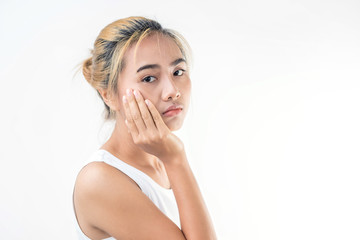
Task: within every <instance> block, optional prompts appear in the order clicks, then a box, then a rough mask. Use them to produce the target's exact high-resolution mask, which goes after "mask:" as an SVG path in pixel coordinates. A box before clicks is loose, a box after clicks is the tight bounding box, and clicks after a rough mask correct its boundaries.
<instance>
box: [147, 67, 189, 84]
mask: <svg viewBox="0 0 360 240" xmlns="http://www.w3.org/2000/svg"><path fill="white" fill-rule="evenodd" d="M177 71H182V74H181V75H176V76H177V77H180V76H182V75H184V73H185V72H186V70H184V69H178V70H176V71H175V72H177ZM151 77H154V76H146V77H144V78H143V79H142V80H141V81H142V82H146V81H145V79H148V78H151ZM146 83H152V82H146Z"/></svg>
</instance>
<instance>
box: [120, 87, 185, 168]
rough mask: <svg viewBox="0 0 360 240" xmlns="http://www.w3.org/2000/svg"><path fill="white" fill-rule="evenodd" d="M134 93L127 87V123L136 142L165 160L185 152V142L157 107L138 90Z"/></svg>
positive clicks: (125, 105)
mask: <svg viewBox="0 0 360 240" xmlns="http://www.w3.org/2000/svg"><path fill="white" fill-rule="evenodd" d="M134 93H135V96H134V94H133V91H132V90H131V89H127V96H125V95H124V96H123V105H124V109H125V116H126V120H125V123H126V126H127V127H128V129H129V131H130V134H131V136H132V138H133V141H134V143H135V144H136V145H137V146H139V147H140V148H142V149H143V150H144V151H145V152H147V153H150V154H152V155H154V156H156V157H158V158H159V159H161V160H163V161H164V160H165V161H171V159H172V158H173V157H175V156H176V155H177V154H181V153H183V152H184V144H183V142H182V141H181V140H180V139H179V138H178V137H177V136H176V135H175V134H173V133H172V132H171V131H170V129H169V128H168V127H167V126H166V124H165V123H164V121H163V119H162V117H161V115H160V113H159V112H158V110H157V109H156V107H155V106H154V105H153V104H152V103H151V102H150V100H148V99H146V102H147V103H145V101H144V99H143V97H142V95H141V93H140V92H139V91H138V90H135V91H134ZM136 95H137V96H136ZM164 163H165V162H164Z"/></svg>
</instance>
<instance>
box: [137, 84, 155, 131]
mask: <svg viewBox="0 0 360 240" xmlns="http://www.w3.org/2000/svg"><path fill="white" fill-rule="evenodd" d="M134 95H135V99H136V101H137V103H138V106H139V109H140V112H141V116H142V118H143V120H144V123H145V126H146V128H147V129H149V130H151V129H153V130H155V129H156V126H155V123H154V120H153V117H152V116H151V113H150V110H149V109H148V107H147V105H146V104H145V102H144V98H143V96H142V95H141V93H140V91H138V90H134Z"/></svg>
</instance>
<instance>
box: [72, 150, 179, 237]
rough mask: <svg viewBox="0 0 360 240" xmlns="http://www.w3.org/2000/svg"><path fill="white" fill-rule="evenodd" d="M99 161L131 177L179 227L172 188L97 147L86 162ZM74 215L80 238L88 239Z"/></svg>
mask: <svg viewBox="0 0 360 240" xmlns="http://www.w3.org/2000/svg"><path fill="white" fill-rule="evenodd" d="M93 161H100V162H105V163H107V164H109V165H111V166H113V167H115V168H117V169H119V170H120V171H122V172H123V173H125V174H126V175H128V176H129V177H130V178H131V179H133V180H134V181H135V182H136V183H137V184H138V185H139V187H140V188H141V191H142V192H143V193H144V194H145V195H146V196H148V197H149V198H150V200H151V201H152V202H153V203H154V204H155V205H156V206H157V207H158V208H159V209H160V210H161V211H162V212H163V213H164V214H165V215H166V216H168V217H169V218H170V219H171V220H172V221H173V222H174V223H175V224H176V225H177V226H178V227H179V228H180V229H181V225H180V217H179V211H178V207H177V204H176V199H175V196H174V193H173V191H172V189H167V188H164V187H162V186H160V185H159V184H158V183H157V182H155V181H154V180H153V179H152V178H151V177H149V176H148V175H147V174H145V173H144V172H142V171H140V170H139V169H137V168H135V167H133V166H130V165H129V164H127V163H125V162H123V161H121V160H120V159H118V158H117V157H115V156H114V155H112V154H111V153H109V152H108V151H106V150H104V149H98V150H97V151H96V152H94V154H93V155H91V157H90V158H89V161H88V162H93ZM74 216H75V223H76V224H75V225H76V229H77V233H78V236H79V239H80V240H90V238H89V237H87V236H86V235H85V234H84V233H83V232H82V230H81V229H80V226H79V223H78V222H77V219H76V215H75V213H74ZM112 239H115V238H113V237H109V238H106V240H112Z"/></svg>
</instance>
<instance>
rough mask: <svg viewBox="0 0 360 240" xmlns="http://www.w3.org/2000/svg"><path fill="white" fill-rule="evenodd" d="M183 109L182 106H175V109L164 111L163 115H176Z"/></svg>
mask: <svg viewBox="0 0 360 240" xmlns="http://www.w3.org/2000/svg"><path fill="white" fill-rule="evenodd" d="M182 110H183V109H182V108H181V107H179V108H174V109H170V110H168V111H166V112H164V113H163V115H164V116H165V117H172V116H176V115H178V114H179V113H181V111H182Z"/></svg>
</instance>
